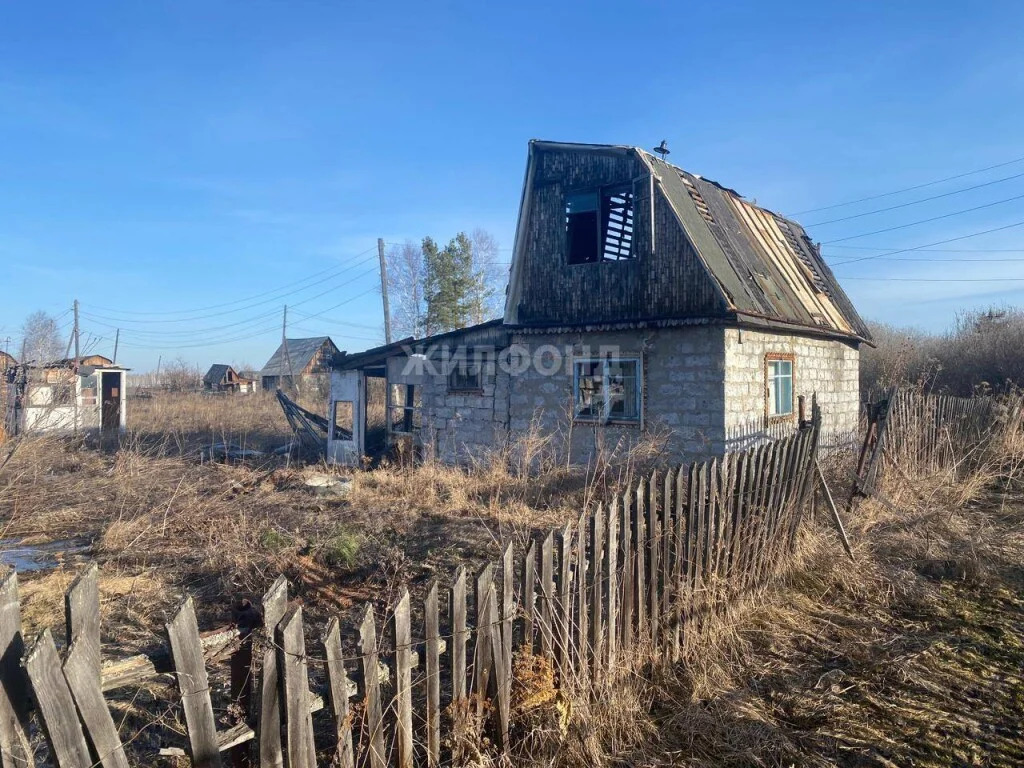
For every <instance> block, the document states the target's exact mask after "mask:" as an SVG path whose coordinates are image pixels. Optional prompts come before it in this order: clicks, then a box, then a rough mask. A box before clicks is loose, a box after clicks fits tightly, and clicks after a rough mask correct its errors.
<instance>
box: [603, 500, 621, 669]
mask: <svg viewBox="0 0 1024 768" xmlns="http://www.w3.org/2000/svg"><path fill="white" fill-rule="evenodd" d="M604 572H605V574H606V577H605V578H606V581H607V586H606V587H605V598H604V599H605V606H606V608H605V612H604V614H605V626H606V627H607V630H606V631H605V644H606V646H607V652H606V654H605V669H606V670H607V675H606V677H610V676H611V675H613V674H615V671H616V664H617V663H618V653H619V644H618V640H619V637H620V634H619V500H618V498H617V497H612V503H611V506H610V507H609V508H608V541H607V542H606V543H605V548H604Z"/></svg>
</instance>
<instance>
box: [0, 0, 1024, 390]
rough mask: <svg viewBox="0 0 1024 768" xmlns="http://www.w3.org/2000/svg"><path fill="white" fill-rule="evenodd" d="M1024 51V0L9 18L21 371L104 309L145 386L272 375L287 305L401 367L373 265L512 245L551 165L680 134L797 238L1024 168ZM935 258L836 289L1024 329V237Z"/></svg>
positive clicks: (899, 219) (347, 7) (840, 233)
mask: <svg viewBox="0 0 1024 768" xmlns="http://www.w3.org/2000/svg"><path fill="white" fill-rule="evenodd" d="M832 6H834V7H832ZM1022 36H1024V6H1022V5H1021V4H1019V3H1010V2H1007V3H1000V2H987V3H974V4H966V5H965V4H963V3H953V2H944V1H943V2H928V3H925V2H921V3H917V2H904V3H871V2H865V3H844V4H829V3H821V2H793V3H788V4H777V3H771V4H769V3H744V2H735V3H703V4H692V3H665V4H650V3H632V4H627V5H624V4H622V3H574V2H561V3H557V4H552V3H534V2H519V3H515V4H507V5H505V6H503V7H502V6H498V5H497V4H469V3H408V4H406V3H391V4H365V3H364V4H348V3H340V2H334V3H327V2H320V3H313V2H292V3H266V2H246V3H240V2H239V3H229V2H212V3H211V2H203V3H199V2H176V3H173V4H171V3H166V4H159V3H134V2H133V3H104V4H91V3H73V2H53V3H48V4H38V3H17V4H16V3H5V4H3V5H2V6H0V184H2V192H0V345H2V344H3V339H4V338H5V337H6V336H8V335H10V336H12V337H15V338H16V337H17V336H18V330H19V327H20V325H21V322H22V321H23V319H24V318H25V316H26V315H27V314H28V313H30V312H31V311H33V310H36V309H46V310H48V311H51V312H53V313H54V314H57V315H61V323H62V324H67V322H68V320H69V316H68V315H67V314H66V311H67V309H68V308H69V307H70V306H71V302H72V300H73V299H75V298H78V299H79V300H80V301H81V302H82V312H83V332H84V333H85V334H88V335H89V338H90V339H91V344H93V345H95V348H96V350H97V351H99V352H105V353H107V354H109V353H110V352H111V351H112V343H111V340H112V339H113V334H114V328H115V327H120V328H122V336H121V339H122V346H121V351H120V354H119V362H123V363H124V364H126V365H129V366H131V367H133V368H135V369H138V370H146V369H149V368H152V367H154V366H155V365H156V361H157V359H158V357H159V356H162V357H163V358H164V359H165V360H166V359H168V358H173V357H176V356H178V355H181V356H184V357H185V358H186V359H188V360H190V361H194V362H196V363H198V364H200V365H202V366H204V367H205V366H206V365H208V364H209V363H212V362H239V363H240V362H249V363H252V364H254V365H257V366H258V365H261V364H262V363H263V362H264V360H265V359H266V358H267V357H269V355H270V354H271V352H272V351H273V349H274V347H275V346H276V344H277V341H278V337H279V335H280V330H279V323H280V310H281V304H283V303H284V302H285V301H287V302H288V303H289V304H292V305H295V306H294V311H293V320H294V329H293V332H292V333H291V334H290V335H295V336H300V335H320V334H330V335H331V336H332V337H333V338H334V339H335V341H336V342H337V343H338V345H339V346H340V347H342V348H343V349H345V348H347V349H350V350H356V349H361V348H365V347H366V346H370V345H373V344H374V343H376V342H378V341H380V340H381V338H382V332H381V330H380V318H381V310H380V297H379V294H377V293H376V292H375V290H374V289H375V286H376V285H377V282H376V281H377V277H376V272H375V247H376V238H377V237H384V238H385V239H386V240H388V241H389V242H396V241H402V240H404V239H406V238H411V239H414V240H418V239H420V238H421V237H423V236H424V235H428V234H429V235H432V236H434V237H435V238H437V239H447V238H449V237H451V236H452V235H454V234H455V232H457V231H458V230H459V229H467V230H470V229H473V228H475V227H483V228H485V229H488V230H490V231H491V232H492V233H493V234H494V235H495V236H496V237H497V238H498V240H499V241H500V244H501V245H502V246H503V247H504V248H505V249H508V248H509V247H510V246H511V243H512V237H513V234H514V227H515V217H516V213H517V206H518V202H519V195H520V191H521V185H522V178H523V169H524V163H525V158H526V143H527V141H528V140H529V139H530V138H545V139H554V140H562V141H585V142H609V143H629V144H636V145H639V146H643V147H651V146H653V145H655V144H656V143H657V142H659V141H660V140H661V139H663V138H664V139H667V140H668V142H669V146H670V147H671V149H672V155H671V157H670V159H671V160H672V161H674V162H676V163H677V164H679V165H681V166H683V167H685V168H686V169H687V170H690V171H693V172H695V173H700V174H703V175H705V176H707V177H709V178H712V179H715V180H718V181H720V182H722V183H724V184H726V185H728V186H730V187H733V188H735V189H737V190H738V191H740V192H741V193H742V194H744V195H746V196H747V197H748V198H751V199H756V201H757V202H758V203H759V204H762V205H765V206H768V207H770V208H772V209H774V210H777V211H780V212H783V213H787V214H792V213H796V212H798V211H804V210H806V209H812V208H819V207H821V206H827V205H831V204H833V203H842V202H845V201H849V200H854V199H858V198H862V197H865V196H870V195H876V194H881V193H885V192H889V191H892V190H896V189H901V188H904V187H907V186H912V185H916V184H921V183H924V182H929V181H933V180H936V179H941V178H944V177H947V176H952V175H956V174H959V173H963V172H966V171H971V170H974V169H979V168H983V167H986V166H991V165H995V164H1000V163H1006V162H1007V161H1010V160H1014V159H1016V158H1024V125H1022V122H1024V49H1022V48H1021V46H1020V42H1019V41H1020V40H1021V39H1022ZM1015 174H1024V161H1021V162H1019V163H1015V164H1009V165H1005V166H1003V167H1001V168H997V169H993V170H991V171H987V172H984V173H980V174H974V175H971V176H966V177H964V178H961V179H957V180H953V181H949V182H946V183H943V184H937V185H933V186H930V187H926V188H922V189H919V190H915V191H913V192H907V193H905V194H901V195H896V196H890V197H885V198H880V199H876V200H872V201H867V202H864V203H861V204H858V205H852V206H845V207H841V208H836V209H832V210H826V211H817V212H812V213H804V214H800V215H799V216H797V217H796V218H797V219H798V220H800V221H801V222H802V223H804V224H805V225H806V226H808V229H809V231H810V232H811V235H812V237H814V238H815V239H817V240H820V241H822V242H823V243H826V245H825V246H824V250H825V253H826V254H827V256H828V258H829V259H830V260H831V261H832V262H833V263H838V262H839V261H842V260H844V259H846V258H849V257H857V256H866V255H873V254H878V253H884V252H886V250H896V249H903V248H912V247H916V246H920V245H923V244H927V243H933V242H938V241H942V240H947V239H950V238H955V237H961V236H963V235H967V234H971V233H974V232H978V231H981V230H984V229H992V228H996V227H1003V226H1007V225H1010V224H1013V223H1014V222H1018V221H1024V197H1022V198H1021V199H1017V200H1011V199H1010V198H1013V197H1015V196H1019V195H1022V196H1024V176H1020V177H1018V178H1010V179H1008V180H1006V181H1000V182H998V183H992V184H988V185H987V186H984V187H981V188H978V189H975V190H973V191H966V192H959V190H961V189H963V188H964V187H968V186H973V185H977V184H983V183H986V182H989V181H996V180H998V179H1003V178H1005V177H1011V176H1014V175H1015ZM946 192H955V193H956V194H950V195H948V196H946V197H943V198H940V199H936V200H932V201H927V202H923V203H920V204H915V205H908V206H906V207H904V208H900V209H897V210H892V211H888V212H883V213H878V214H872V215H869V216H863V217H861V218H857V219H852V220H848V221H843V222H835V223H830V224H828V223H823V222H825V221H827V220H829V219H834V218H838V217H843V216H849V215H853V214H857V213H861V212H867V211H872V210H875V209H876V208H882V207H888V206H892V205H898V204H902V203H907V202H913V201H915V200H919V199H921V198H924V197H930V196H933V195H938V194H943V193H946ZM1003 200H1007V202H999V201H1003ZM989 203H994V204H993V205H989V206H988V207H986V208H981V209H979V210H976V211H970V212H967V213H962V214H961V213H957V212H959V211H963V210H965V209H969V208H974V207H977V206H983V205H988V204H989ZM946 214H954V215H950V216H947V217H946V218H942V219H939V220H936V221H932V222H926V223H923V224H918V225H914V226H909V227H906V226H903V225H906V224H908V223H911V222H916V221H919V220H922V219H928V218H933V217H937V216H944V215H946ZM810 225H815V226H810ZM891 227H900V228H898V229H893V230H892V231H889V232H885V233H879V234H876V235H871V236H868V237H855V238H854V239H850V240H844V241H843V242H838V243H831V244H830V243H829V241H834V240H838V239H841V238H847V237H852V236H856V235H860V234H863V233H866V232H873V231H877V230H881V229H887V228H891ZM850 246H854V247H852V248H851V247H850ZM935 247H936V248H940V247H944V248H946V249H949V250H945V251H911V252H906V253H903V254H898V256H899V257H900V258H901V259H915V260H907V261H904V260H895V259H888V258H887V259H873V260H868V261H861V262H858V263H856V264H850V265H847V266H845V267H837V268H836V272H837V275H839V277H840V279H841V280H842V281H843V284H844V286H845V287H846V289H847V290H848V292H849V293H850V295H851V297H852V298H853V300H854V302H855V303H856V304H857V306H858V307H859V308H860V310H861V312H862V314H864V315H865V316H867V317H870V318H874V319H879V320H884V321H889V322H893V323H899V324H911V325H916V326H919V327H923V328H931V329H940V328H944V327H946V326H948V324H949V323H950V322H951V320H952V318H953V316H954V314H955V312H956V311H957V310H958V309H961V308H967V307H975V306H988V305H990V304H993V303H995V304H1007V303H1024V226H1022V227H1016V228H1009V229H1003V230H1002V231H1000V232H994V233H992V234H989V235H985V236H982V237H973V238H968V239H964V240H960V241H957V242H955V243H950V244H947V245H945V246H935ZM953 249H955V251H956V252H953ZM1009 249H1020V250H1019V251H1018V252H1016V253H1013V252H1009ZM968 250H969V251H971V252H965V251H968ZM502 253H503V257H505V258H507V256H508V251H507V250H505V251H503V252H502ZM922 259H924V260H922ZM937 259H958V261H939V260H937ZM992 259H1022V261H993V260H992ZM923 279H929V280H935V282H922V280H923ZM1014 281H1017V282H1014ZM284 293H289V295H288V296H287V297H285V296H281V295H280V294H284ZM250 297H252V298H250ZM225 305H226V306H225ZM208 307H212V308H210V309H205V308H208ZM310 315H313V317H309V316H310ZM304 316H305V317H304Z"/></svg>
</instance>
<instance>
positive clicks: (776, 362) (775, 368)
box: [765, 355, 793, 418]
mask: <svg viewBox="0 0 1024 768" xmlns="http://www.w3.org/2000/svg"><path fill="white" fill-rule="evenodd" d="M765 384H766V388H767V396H768V399H767V404H766V410H767V412H768V417H769V418H777V417H781V416H790V415H792V413H793V358H792V357H785V356H772V355H769V356H768V357H767V358H765Z"/></svg>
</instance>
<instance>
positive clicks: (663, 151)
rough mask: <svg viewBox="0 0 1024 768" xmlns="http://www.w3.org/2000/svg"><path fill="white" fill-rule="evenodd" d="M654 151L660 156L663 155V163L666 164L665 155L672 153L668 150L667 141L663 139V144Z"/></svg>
mask: <svg viewBox="0 0 1024 768" xmlns="http://www.w3.org/2000/svg"><path fill="white" fill-rule="evenodd" d="M654 151H655V152H657V153H658V154H659V155H661V159H662V162H664V160H665V155H667V154H668V153H669V152H670V150H669V148H668V142H667V141H666V140H665V139H662V140H661V144H659V145H658V146H656V147H655V148H654Z"/></svg>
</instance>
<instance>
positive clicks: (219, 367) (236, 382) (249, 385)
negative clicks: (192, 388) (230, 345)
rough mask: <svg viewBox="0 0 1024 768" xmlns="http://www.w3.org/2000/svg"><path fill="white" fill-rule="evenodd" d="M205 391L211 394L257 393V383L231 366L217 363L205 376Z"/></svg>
mask: <svg viewBox="0 0 1024 768" xmlns="http://www.w3.org/2000/svg"><path fill="white" fill-rule="evenodd" d="M203 389H206V390H207V391H210V392H231V393H237V394H242V395H248V394H252V393H253V392H255V391H256V381H255V380H254V379H250V378H248V377H246V376H242V375H241V374H240V373H239V372H238V371H236V370H235V369H234V368H232V367H231V366H230V365H224V364H222V363H215V364H214V365H211V366H210V370H208V371H207V372H206V375H205V376H203Z"/></svg>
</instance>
